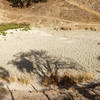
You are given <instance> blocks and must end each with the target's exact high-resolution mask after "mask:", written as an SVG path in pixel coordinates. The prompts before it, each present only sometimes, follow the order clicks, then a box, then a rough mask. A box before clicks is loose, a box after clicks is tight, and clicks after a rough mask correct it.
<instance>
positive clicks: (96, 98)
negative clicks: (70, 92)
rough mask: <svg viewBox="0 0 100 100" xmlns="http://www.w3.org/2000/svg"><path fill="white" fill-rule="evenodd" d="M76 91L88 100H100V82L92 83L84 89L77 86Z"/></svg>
mask: <svg viewBox="0 0 100 100" xmlns="http://www.w3.org/2000/svg"><path fill="white" fill-rule="evenodd" d="M75 89H76V90H77V91H78V92H79V94H81V95H82V96H84V97H85V98H87V99H88V100H100V82H98V83H95V82H92V83H90V84H88V85H85V86H84V87H79V86H75Z"/></svg>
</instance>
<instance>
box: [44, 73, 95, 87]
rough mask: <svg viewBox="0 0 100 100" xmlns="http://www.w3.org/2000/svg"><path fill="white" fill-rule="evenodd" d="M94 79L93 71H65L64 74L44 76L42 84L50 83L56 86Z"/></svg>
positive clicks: (47, 84)
mask: <svg viewBox="0 0 100 100" xmlns="http://www.w3.org/2000/svg"><path fill="white" fill-rule="evenodd" d="M93 79H94V73H76V74H71V73H66V74H65V75H64V76H59V75H54V74H51V75H50V77H45V78H44V81H43V85H45V86H49V85H51V84H54V85H57V86H72V85H74V84H77V83H80V82H86V81H91V80H93Z"/></svg>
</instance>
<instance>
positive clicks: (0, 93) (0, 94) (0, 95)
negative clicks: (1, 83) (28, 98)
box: [0, 87, 8, 100]
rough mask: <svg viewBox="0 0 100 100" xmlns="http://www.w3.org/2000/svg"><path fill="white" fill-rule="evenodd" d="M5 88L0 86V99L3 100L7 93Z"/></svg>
mask: <svg viewBox="0 0 100 100" xmlns="http://www.w3.org/2000/svg"><path fill="white" fill-rule="evenodd" d="M7 93H8V92H7V90H6V89H4V88H1V87H0V100H3V99H4V98H5V95H7Z"/></svg>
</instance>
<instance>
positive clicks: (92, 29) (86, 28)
mask: <svg viewBox="0 0 100 100" xmlns="http://www.w3.org/2000/svg"><path fill="white" fill-rule="evenodd" d="M85 30H90V31H96V28H94V27H85Z"/></svg>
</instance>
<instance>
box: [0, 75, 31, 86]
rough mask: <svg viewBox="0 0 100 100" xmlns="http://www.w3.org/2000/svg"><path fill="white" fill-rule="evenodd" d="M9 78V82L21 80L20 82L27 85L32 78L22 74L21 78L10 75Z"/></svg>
mask: <svg viewBox="0 0 100 100" xmlns="http://www.w3.org/2000/svg"><path fill="white" fill-rule="evenodd" d="M0 80H1V78H0ZM8 80H9V82H19V83H21V84H25V85H29V84H30V78H29V77H24V76H22V75H21V76H20V77H19V78H17V77H16V76H14V77H9V78H8Z"/></svg>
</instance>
